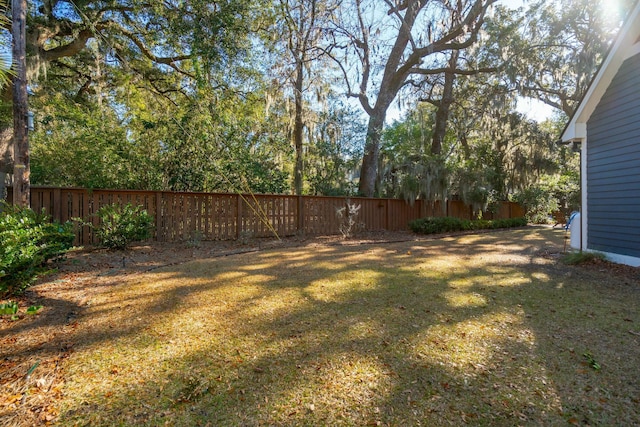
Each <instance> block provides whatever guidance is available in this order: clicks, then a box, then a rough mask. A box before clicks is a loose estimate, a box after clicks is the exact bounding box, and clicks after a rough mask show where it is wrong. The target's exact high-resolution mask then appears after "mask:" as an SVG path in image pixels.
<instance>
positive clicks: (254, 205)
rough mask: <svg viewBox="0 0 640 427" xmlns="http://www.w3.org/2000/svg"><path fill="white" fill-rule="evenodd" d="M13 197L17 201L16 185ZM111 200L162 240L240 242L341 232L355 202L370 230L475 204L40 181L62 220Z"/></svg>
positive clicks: (35, 197)
mask: <svg viewBox="0 0 640 427" xmlns="http://www.w3.org/2000/svg"><path fill="white" fill-rule="evenodd" d="M7 200H8V201H9V202H11V200H12V199H11V189H9V195H8V198H7ZM111 203H121V204H126V203H132V204H134V205H142V206H143V207H144V208H145V209H146V210H147V212H149V213H151V214H153V215H154V216H155V217H156V218H155V225H156V230H155V234H154V239H156V240H158V241H181V240H189V239H203V240H232V239H239V238H243V237H245V236H251V237H269V236H272V235H273V232H272V230H271V227H273V229H275V230H276V232H277V233H278V235H279V236H291V235H295V234H298V233H303V234H308V235H327V234H339V233H340V224H341V223H342V222H343V221H344V219H341V218H340V217H339V216H338V211H339V210H340V209H343V208H344V207H345V206H346V204H347V203H351V204H352V205H356V206H360V209H359V211H358V214H357V217H356V222H358V223H359V224H358V229H361V230H366V231H381V230H388V231H400V230H407V229H408V223H409V222H410V221H412V220H414V219H417V218H421V217H425V216H445V215H449V216H455V217H458V218H462V219H471V218H472V217H473V211H472V209H471V207H470V206H468V205H465V204H464V203H463V202H462V201H459V200H449V201H447V203H446V204H443V203H442V202H440V201H436V202H427V201H424V200H417V201H415V202H414V203H413V204H409V203H407V202H405V201H404V200H397V199H368V198H361V197H351V198H345V197H325V196H290V195H238V194H223V193H186V192H184V193H177V192H169V191H136V190H93V191H91V190H86V189H80V188H53V187H32V189H31V206H32V208H33V209H34V210H36V211H41V210H44V211H45V212H46V213H47V214H49V215H52V217H53V219H54V220H56V221H61V222H64V221H68V220H71V219H72V218H83V219H84V220H85V221H90V222H92V224H93V225H94V226H97V225H98V221H99V220H98V218H97V217H96V216H95V213H96V212H97V211H98V210H99V209H100V208H101V207H102V206H106V205H109V204H111ZM522 216H524V209H523V208H522V207H521V206H520V205H518V204H516V203H512V202H501V203H500V204H498V205H497V207H496V209H494V211H493V212H484V213H483V218H486V219H499V218H514V217H522ZM94 234H95V233H93V230H92V228H91V227H88V226H82V227H77V230H76V244H83V245H88V244H93V243H96V241H95V235H94Z"/></svg>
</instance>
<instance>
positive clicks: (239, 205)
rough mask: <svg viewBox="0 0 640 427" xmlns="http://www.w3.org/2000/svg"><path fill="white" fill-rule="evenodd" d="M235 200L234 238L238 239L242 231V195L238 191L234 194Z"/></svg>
mask: <svg viewBox="0 0 640 427" xmlns="http://www.w3.org/2000/svg"><path fill="white" fill-rule="evenodd" d="M236 200H237V203H236V205H237V208H236V239H240V234H241V233H242V196H241V194H240V193H238V194H236Z"/></svg>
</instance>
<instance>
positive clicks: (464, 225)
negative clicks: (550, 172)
mask: <svg viewBox="0 0 640 427" xmlns="http://www.w3.org/2000/svg"><path fill="white" fill-rule="evenodd" d="M525 225H527V220H526V219H525V218H509V219H496V220H491V221H490V220H485V219H480V220H476V221H469V220H468V219H460V218H454V217H447V216H445V217H428V218H420V219H416V220H414V221H411V222H410V223H409V228H410V229H411V230H412V231H413V232H414V233H420V234H436V233H448V232H452V231H466V230H489V229H497V228H513V227H524V226H525Z"/></svg>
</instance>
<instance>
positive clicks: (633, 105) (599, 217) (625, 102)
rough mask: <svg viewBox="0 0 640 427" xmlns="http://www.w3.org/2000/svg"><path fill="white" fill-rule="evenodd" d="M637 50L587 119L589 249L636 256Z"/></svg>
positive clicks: (639, 212) (639, 238) (639, 193)
mask: <svg viewBox="0 0 640 427" xmlns="http://www.w3.org/2000/svg"><path fill="white" fill-rule="evenodd" d="M638 69H640V55H635V56H633V57H631V58H629V59H627V60H626V61H625V62H624V63H623V64H622V66H621V67H620V70H619V71H618V73H617V74H616V76H615V77H614V79H613V81H612V82H611V84H610V86H609V87H608V88H607V90H606V92H605V94H604V95H603V97H602V99H601V100H600V103H599V104H598V106H597V107H596V109H595V110H594V112H593V114H592V115H591V118H590V119H589V121H588V123H587V135H588V137H587V143H588V144H589V145H588V150H587V153H588V156H587V191H588V194H587V208H588V216H587V218H588V221H589V224H588V233H589V234H588V239H587V241H588V245H589V249H593V250H598V251H605V252H611V253H617V254H621V255H628V256H635V257H640V73H638Z"/></svg>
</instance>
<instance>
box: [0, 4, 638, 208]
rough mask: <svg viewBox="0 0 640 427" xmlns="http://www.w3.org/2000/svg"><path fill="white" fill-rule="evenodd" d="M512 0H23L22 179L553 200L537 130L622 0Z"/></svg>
mask: <svg viewBox="0 0 640 427" xmlns="http://www.w3.org/2000/svg"><path fill="white" fill-rule="evenodd" d="M512 3H513V2H504V1H496V0H455V1H450V0H402V1H398V0H386V1H380V0H222V1H216V2H210V1H204V0H164V1H162V2H150V1H145V0H81V1H79V0H74V1H71V0H44V1H38V0H34V1H30V2H29V3H28V5H29V10H28V16H27V19H28V27H27V28H28V34H27V41H28V76H29V82H30V83H29V84H30V85H29V90H30V109H31V111H33V112H34V115H35V130H34V131H33V132H30V142H31V173H32V175H31V180H32V183H33V184H36V185H37V184H40V185H59V186H81V187H89V188H132V189H154V190H178V191H255V192H266V193H286V192H295V193H297V194H325V195H342V194H356V193H359V194H362V195H366V196H397V197H404V198H406V199H407V200H410V201H411V200H415V199H416V198H425V199H428V200H438V199H443V198H447V197H453V196H457V197H460V198H462V199H463V200H465V201H467V202H470V203H473V204H474V206H476V207H477V208H478V209H480V208H486V207H487V206H488V205H490V203H491V202H492V201H495V200H498V199H507V198H520V199H521V200H523V201H524V200H526V199H527V198H535V197H534V196H535V195H536V194H537V193H541V194H545V195H549V194H552V195H553V196H554V197H553V199H554V200H558V199H560V200H561V202H562V203H566V205H567V207H568V206H569V205H570V204H571V203H572V200H571V197H573V198H575V190H576V189H577V185H578V182H577V180H578V171H577V161H578V160H577V158H576V156H575V155H573V154H572V153H571V152H570V151H569V150H568V149H567V148H566V147H559V146H557V145H555V144H554V141H555V140H556V139H557V137H558V135H559V133H560V129H561V128H562V126H563V124H564V123H565V121H566V120H567V117H568V116H569V115H570V114H571V113H572V111H573V108H575V106H576V104H577V102H578V101H579V100H580V97H581V96H582V94H583V93H584V91H585V90H586V88H587V86H588V83H589V81H590V79H591V76H592V75H593V73H594V72H595V70H596V68H597V66H598V64H599V62H600V60H601V59H602V57H603V55H604V54H605V53H606V50H607V48H608V46H609V44H610V43H611V40H612V38H613V37H614V35H615V33H616V30H617V28H618V27H619V25H620V23H621V19H622V18H624V14H625V11H626V10H628V8H629V7H630V6H631V3H632V1H629V0H627V1H620V3H619V5H618V9H615V10H614V6H612V3H611V2H606V1H602V0H601V1H587V0H558V1H537V2H533V1H531V2H524V4H523V5H522V6H521V7H519V8H514V7H513V5H512ZM10 13H11V11H10V10H9V8H8V5H7V4H6V2H5V4H4V5H3V17H4V18H7V17H9V16H10ZM1 25H2V28H3V31H4V32H3V34H2V37H1V38H0V40H2V41H1V43H2V45H4V46H5V47H6V46H8V45H9V44H10V38H9V37H8V31H9V30H10V21H9V20H7V19H3V20H2V21H1ZM5 68H6V67H5ZM0 73H1V74H0V75H5V76H6V69H5V70H4V71H3V70H2V69H0ZM9 77H10V76H9ZM0 81H1V82H2V83H0V84H2V92H1V94H0V102H1V104H0V138H1V141H0V174H1V175H0V180H1V181H2V182H5V181H6V179H5V177H7V176H8V177H10V173H11V171H12V157H11V123H12V122H11V100H12V98H11V82H10V79H9V81H7V80H6V79H3V80H0ZM521 97H529V98H533V99H537V100H539V101H542V102H544V103H546V104H547V105H548V106H549V108H551V109H553V110H554V111H555V113H556V114H555V115H554V118H553V119H552V120H549V121H547V122H545V123H536V122H533V121H531V120H529V119H527V118H526V117H524V116H523V115H521V114H519V113H517V112H516V104H517V102H518V99H520V98H521ZM396 110H401V111H402V112H403V114H402V115H401V116H400V118H396V120H395V121H394V122H393V123H389V121H390V120H389V118H390V117H389V113H390V112H393V113H394V115H396V113H395V111H396ZM539 199H540V197H538V198H537V201H538V202H539V201H540V200H539ZM549 203H553V201H550V202H549Z"/></svg>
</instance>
